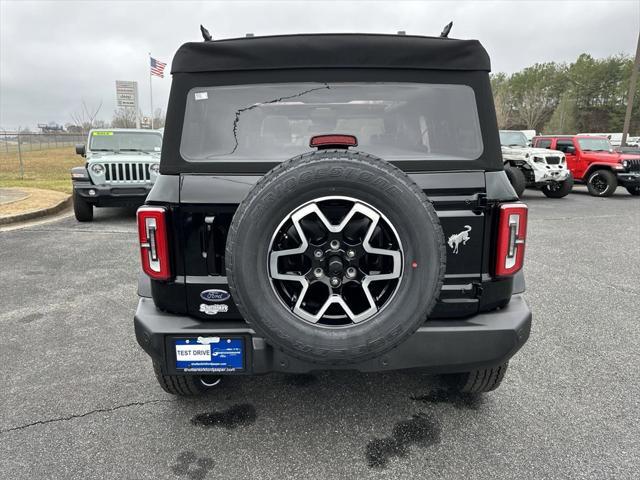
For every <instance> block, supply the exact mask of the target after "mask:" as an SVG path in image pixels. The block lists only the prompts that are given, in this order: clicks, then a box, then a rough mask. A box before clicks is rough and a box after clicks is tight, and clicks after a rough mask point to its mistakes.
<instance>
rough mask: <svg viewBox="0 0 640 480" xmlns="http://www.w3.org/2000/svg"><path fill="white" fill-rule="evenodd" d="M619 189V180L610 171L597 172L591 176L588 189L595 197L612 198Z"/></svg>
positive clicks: (588, 180)
mask: <svg viewBox="0 0 640 480" xmlns="http://www.w3.org/2000/svg"><path fill="white" fill-rule="evenodd" d="M616 188H618V179H617V178H616V176H615V174H614V173H613V172H612V171H610V170H596V171H594V172H591V173H590V174H589V178H588V179H587V189H589V193H590V194H591V195H593V196H594V197H610V196H611V195H613V194H614V193H615V191H616Z"/></svg>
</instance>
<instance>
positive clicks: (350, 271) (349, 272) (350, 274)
mask: <svg viewBox="0 0 640 480" xmlns="http://www.w3.org/2000/svg"><path fill="white" fill-rule="evenodd" d="M355 276H356V269H355V268H353V267H349V268H347V277H349V278H354V277H355Z"/></svg>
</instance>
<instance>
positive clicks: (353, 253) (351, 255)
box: [347, 250, 356, 258]
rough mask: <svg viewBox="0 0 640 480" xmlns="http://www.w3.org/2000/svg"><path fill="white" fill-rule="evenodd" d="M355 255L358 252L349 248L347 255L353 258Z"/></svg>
mask: <svg viewBox="0 0 640 480" xmlns="http://www.w3.org/2000/svg"><path fill="white" fill-rule="evenodd" d="M355 256H356V252H354V251H353V250H347V257H349V258H353V257H355Z"/></svg>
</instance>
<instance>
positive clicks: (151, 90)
mask: <svg viewBox="0 0 640 480" xmlns="http://www.w3.org/2000/svg"><path fill="white" fill-rule="evenodd" d="M149 105H150V106H151V130H153V86H152V82H151V52H149Z"/></svg>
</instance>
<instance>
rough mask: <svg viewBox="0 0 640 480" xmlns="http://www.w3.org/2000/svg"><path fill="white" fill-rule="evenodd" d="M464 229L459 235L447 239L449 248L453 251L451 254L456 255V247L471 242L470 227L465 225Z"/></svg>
mask: <svg viewBox="0 0 640 480" xmlns="http://www.w3.org/2000/svg"><path fill="white" fill-rule="evenodd" d="M464 228H465V229H464V230H463V231H461V232H460V233H456V234H455V235H451V236H450V237H449V240H448V241H447V243H448V244H449V246H450V247H451V248H452V249H453V253H456V254H457V253H458V247H459V246H460V243H462V245H466V244H467V242H468V241H469V240H471V237H470V236H469V232H470V231H471V227H470V226H469V225H465V226H464Z"/></svg>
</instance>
